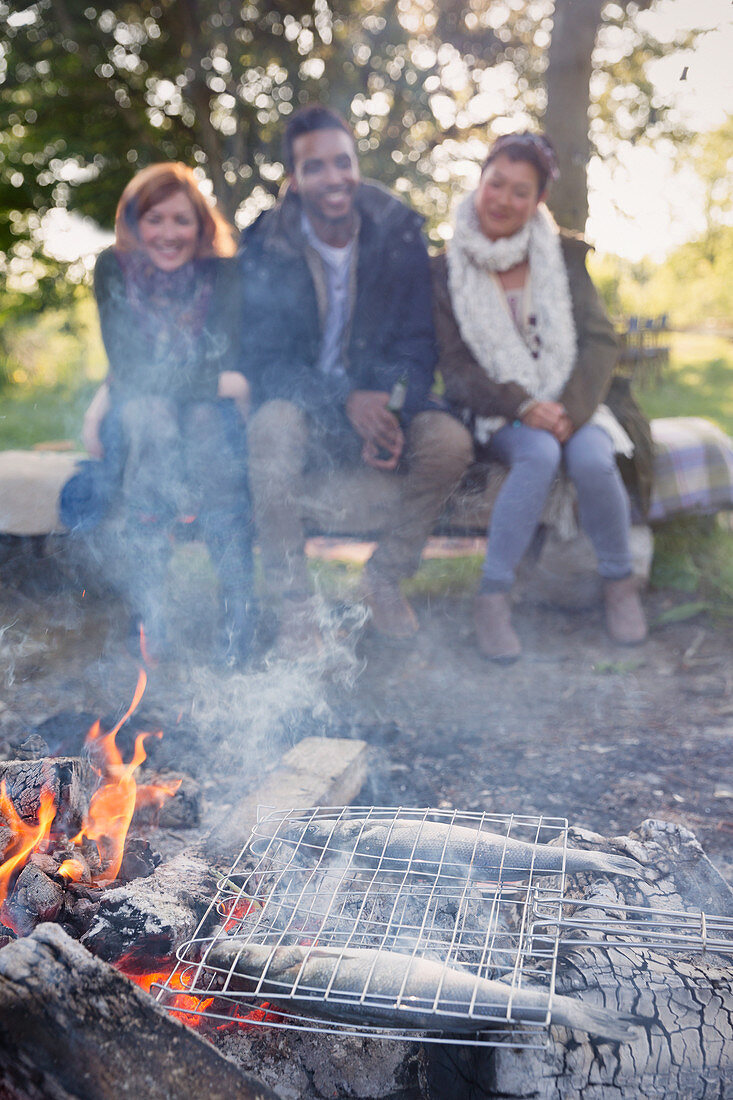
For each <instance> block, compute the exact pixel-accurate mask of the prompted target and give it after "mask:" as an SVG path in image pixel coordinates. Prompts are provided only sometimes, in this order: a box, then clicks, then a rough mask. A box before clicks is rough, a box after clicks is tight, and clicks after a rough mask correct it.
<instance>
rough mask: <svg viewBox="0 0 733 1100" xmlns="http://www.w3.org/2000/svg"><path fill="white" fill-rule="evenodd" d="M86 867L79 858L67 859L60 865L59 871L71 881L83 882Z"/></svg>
mask: <svg viewBox="0 0 733 1100" xmlns="http://www.w3.org/2000/svg"><path fill="white" fill-rule="evenodd" d="M84 872H85V867H84V864H83V863H81V862H80V861H79V860H78V859H65V860H64V862H63V863H62V864H61V866H60V867H59V870H58V873H59V874H60V875H61V877H62V878H66V879H68V880H69V882H81V880H82V878H83V877H84Z"/></svg>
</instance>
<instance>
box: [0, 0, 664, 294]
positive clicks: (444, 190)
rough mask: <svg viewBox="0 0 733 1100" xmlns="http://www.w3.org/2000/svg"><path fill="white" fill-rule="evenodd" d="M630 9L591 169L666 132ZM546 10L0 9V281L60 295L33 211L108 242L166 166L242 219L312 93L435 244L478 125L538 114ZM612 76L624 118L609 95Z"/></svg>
mask: <svg viewBox="0 0 733 1100" xmlns="http://www.w3.org/2000/svg"><path fill="white" fill-rule="evenodd" d="M639 6H640V5H639V4H638V3H637V4H631V5H629V4H628V3H627V0H623V3H615V4H609V5H607V7H606V9H605V11H604V19H605V20H606V24H607V27H606V39H605V40H604V42H605V45H604V46H603V49H602V50H601V52H600V53H599V59H598V65H597V68H596V76H597V77H598V80H597V81H596V82H595V83H594V95H595V99H596V102H597V106H598V110H597V117H596V118H595V119H594V133H593V136H594V140H595V141H596V144H597V147H598V149H599V150H600V151H601V152H602V154H603V155H606V154H607V152H608V149H607V146H608V143H609V140H611V138H612V136H613V133H614V132H616V133H621V134H622V136H623V137H624V138H625V139H629V138H632V139H634V140H636V139H637V138H639V137H640V135H641V134H642V133H643V134H646V136H647V138H653V137H655V136H659V134H660V133H662V130H660V126H662V123H663V120H664V119H665V118H666V107H665V105H664V104H657V105H656V106H654V105H653V103H652V100H653V96H652V92H651V88H650V85H649V81H648V78H647V76H646V73H645V66H646V64H647V62H648V61H649V60H650V59H652V58H654V57H656V56H659V54H660V52H661V51H662V50H664V49H666V50H668V49H669V48H670V44H669V43H665V44H662V43H659V42H656V41H654V40H652V39H651V38H650V37H649V36H648V35H645V34H642V32H641V31H640V30H639V28H638V26H637V25H636V22H635V14H634V13H635V12H636V11H637V10H638V8H639ZM641 6H647V4H646V2H645V3H643V4H642V5H641ZM627 7H628V8H629V9H630V11H631V14H630V15H629V14H628V13H627V11H626V9H627ZM552 12H553V3H552V0H532V2H531V3H530V2H525V3H514V2H512V3H509V4H489V5H480V4H474V3H471V4H467V3H465V0H461V2H459V0H332V2H330V3H329V0H291V2H290V3H287V4H284V3H275V4H274V5H273V4H272V3H269V2H265V0H249V2H248V3H246V4H241V5H232V4H231V3H230V2H229V0H202V2H200V3H194V2H193V0H142V2H140V3H130V2H126V3H124V4H122V5H117V6H115V7H113V8H97V7H93V6H84V5H81V4H79V5H72V4H67V3H63V4H62V3H56V2H54V0H36V2H35V3H33V4H26V5H24V6H23V7H22V9H20V10H19V9H18V8H17V6H14V5H12V4H10V3H8V2H7V0H0V42H2V45H1V46H0V143H1V145H2V157H0V211H2V215H0V266H3V265H4V268H5V271H6V273H7V274H8V275H9V276H10V277H11V280H12V281H13V282H14V284H15V285H18V286H20V287H21V289H27V290H32V289H33V288H34V286H35V284H36V282H40V284H41V285H42V286H43V287H45V292H46V293H47V294H48V295H49V296H50V298H51V299H53V298H54V296H57V297H58V295H60V294H63V293H64V292H65V291H64V284H63V281H62V280H60V279H59V278H58V277H57V276H58V271H59V265H58V264H56V263H55V262H54V261H53V260H51V259H50V258H49V257H48V256H46V255H45V254H44V253H43V250H42V248H41V247H40V240H41V227H42V222H43V218H44V217H45V215H46V214H47V213H48V211H49V210H51V209H52V208H54V207H63V208H68V209H70V210H74V211H76V212H78V213H81V214H85V215H88V216H90V217H91V218H93V219H94V220H95V221H96V222H97V223H99V224H100V225H103V226H106V227H109V226H111V224H112V220H113V216H114V210H115V205H116V203H117V200H118V197H119V195H120V192H121V191H122V188H123V186H124V185H125V183H126V182H127V180H128V179H129V177H130V175H131V174H132V173H133V172H134V170H136V169H137V168H140V167H143V166H144V165H146V164H149V163H151V162H153V161H158V160H161V159H173V160H183V161H185V162H187V163H190V164H195V165H197V166H199V168H200V170H201V172H202V174H205V175H208V177H209V179H210V181H211V183H212V186H213V190H214V193H215V194H216V196H217V198H218V200H219V202H220V204H221V206H222V208H223V210H224V212H225V213H226V214H227V215H228V216H229V217H230V218H234V217H235V214H238V215H239V217H240V218H241V219H243V220H249V218H250V217H251V216H252V215H253V213H254V212H256V211H257V210H258V209H260V208H261V207H262V206H263V205H266V204H267V203H269V202H271V201H272V198H273V196H274V195H276V193H277V191H278V188H279V186H280V183H281V181H282V178H283V167H282V163H281V161H280V152H279V147H280V138H281V134H282V129H283V124H284V122H285V121H286V120H287V117H288V115H289V114H290V113H291V112H292V111H293V109H294V108H295V107H297V106H298V105H300V104H302V103H304V102H307V101H310V100H313V99H315V98H318V99H322V100H324V101H326V102H328V103H330V104H332V105H333V106H334V107H337V108H338V109H340V110H341V111H342V112H343V113H344V114H345V115H346V116H347V117H348V118H349V119H350V120H351V122H352V123H353V125H354V127H355V131H356V137H357V143H358V147H359V152H360V155H361V157H362V163H363V168H364V172H365V174H367V175H374V176H377V177H378V178H380V179H381V180H383V181H384V182H385V183H386V184H387V185H391V186H393V187H395V188H396V189H397V190H398V191H402V192H405V193H408V194H409V195H410V197H411V199H412V201H413V202H414V203H415V204H416V205H417V206H418V208H419V209H420V210H421V211H422V212H424V213H425V214H426V215H427V216H428V217H429V219H430V224H431V231H432V232H433V233H434V235H435V240H436V241H439V240H440V239H441V237H442V233H441V223H442V222H443V221H444V220H445V218H446V216H447V213H448V209H449V202H450V196H451V192H452V191H454V190H455V188H456V186H458V187H460V186H461V183H462V182H463V181H466V182H470V181H473V180H474V179H475V174H476V165H477V163H478V162H480V160H481V158H482V156H483V153H484V151H485V139H486V127H487V125H491V124H492V123H493V122H494V121H496V120H497V119H498V120H499V122H500V127H499V128H500V129H505V128H506V122H507V120H509V121H510V122H511V121H514V122H516V123H518V124H520V125H526V124H527V123H528V122H532V121H533V120H534V121H540V120H541V118H542V115H543V112H544V108H545V92H544V70H545V66H546V64H547V46H548V43H549V41H550V34H551V30H552ZM674 47H675V43H673V44H672V48H674ZM604 73H605V74H606V76H605V77H603V74H604ZM621 75H622V76H623V82H624V87H625V88H626V89H627V93H628V94H627V96H626V98H625V99H624V103H623V104H621V105H619V104H615V103H614V100H613V95H612V92H611V91H610V90H609V89H610V88H611V86H612V85H614V84H615V85H616V86H618V81H619V78H620V76H621ZM650 104H651V106H650ZM632 107H633V110H632ZM652 110H654V111H655V112H656V115H655V120H654V121H652V118H651V112H652ZM630 111H631V114H632V115H633V118H632V121H631V123H630V122H629V120H628V118H627V115H629V112H630ZM632 123H633V125H632ZM665 132H666V131H665ZM3 258H4V259H3ZM72 274H73V276H74V278H75V279H80V278H82V277H83V275H84V271H83V268H81V267H79V266H77V268H76V269H75V270H74V271H73V273H72Z"/></svg>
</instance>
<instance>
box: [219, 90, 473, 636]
mask: <svg viewBox="0 0 733 1100" xmlns="http://www.w3.org/2000/svg"><path fill="white" fill-rule="evenodd" d="M285 162H286V168H287V171H288V181H287V186H286V189H285V191H284V195H283V197H282V198H281V200H280V201H279V202H278V203H277V205H276V206H275V207H274V208H273V209H272V210H268V211H266V212H265V213H263V214H261V215H260V217H259V218H258V219H257V220H256V221H255V223H254V224H253V225H252V226H250V227H249V229H247V230H246V231H245V232H244V234H243V242H242V251H241V258H240V263H241V271H242V278H243V283H244V297H245V306H244V317H243V325H244V334H245V339H244V341H243V343H244V352H243V354H244V362H243V364H242V370H243V373H244V374H246V376H247V378H248V379H249V382H250V385H251V388H252V401H253V409H254V415H253V416H252V419H251V421H250V428H249V452H250V460H249V462H250V465H249V470H250V483H251V488H252V494H253V505H254V514H255V523H256V528H257V537H258V541H259V545H260V549H261V553H262V562H263V567H264V573H265V580H266V584H267V587H268V589H269V590H270V592H271V593H272V594H273V595H275V596H277V597H281V598H282V610H281V616H280V635H279V650H280V652H281V654H282V655H283V656H298V655H300V654H303V653H307V652H309V651H311V650H312V649H313V648H314V647H317V646H318V643H319V632H318V628H317V625H316V621H315V617H314V609H313V605H312V601H311V598H310V596H309V586H308V580H307V571H306V562H305V550H304V545H305V535H304V524H303V517H302V507H301V501H302V495H303V494H302V485H303V475H304V473H305V472H306V471H312V470H318V471H322V472H323V473H324V474H327V473H330V472H337V471H340V470H344V469H347V468H349V467H351V468H353V467H354V466H356V465H358V464H365V465H366V466H367V467H369V468H371V469H373V470H374V471H375V472H374V477H375V479H376V480H377V481H379V479H380V478H381V479H384V478H385V476H388V477H390V478H392V477H394V478H398V479H399V484H400V487H401V488H400V508H399V512H398V514H397V515H396V516H395V517H394V522H393V525H392V527H391V529H390V530H389V531H387V532H385V534H384V536H383V537H382V539H381V541H380V543H379V545H378V547H377V549H376V550H375V552H374V554H373V555H372V557H371V559H370V560H369V562H368V564H367V566H366V569H365V599H366V601H367V603H368V605H369V607H370V610H371V614H372V622H373V625H374V627H375V628H376V629H377V630H378V631H379V632H380V633H382V634H384V635H387V636H390V637H393V638H408V637H410V636H412V635H413V634H414V633H415V631H416V630H417V620H416V618H415V615H414V613H413V611H412V609H411V607H410V606H409V604H408V603H407V601H406V599H405V598H404V596H403V595H402V593H401V591H400V580H401V579H402V578H404V577H407V576H409V575H410V574H411V573H412V572H414V570H415V569H416V568H417V565H418V563H419V560H420V554H421V552H422V548H423V546H424V544H425V541H426V539H427V537H428V535H429V534H430V531H431V529H432V527H433V524H434V523H435V521H436V519H437V517H438V515H439V514H440V512H441V510H442V508H443V505H444V503H445V501H446V499H447V498H448V496H449V495H450V493H451V492H452V491H453V489H454V488H455V487H456V485H457V484H458V483H459V481H460V480H461V477H462V476H463V473H464V471H465V470H466V468H467V467H468V465H469V463H470V462H471V460H472V455H471V451H470V446H469V445H468V444H467V442H466V434H465V432H464V431H463V430H462V427H461V425H460V424H458V423H457V422H456V421H455V420H453V419H452V417H450V416H449V415H448V414H447V413H444V412H441V411H438V410H437V409H436V408H435V407H433V408H431V407H430V403H429V399H428V392H429V390H430V386H431V384H432V380H433V369H434V365H435V361H436V345H435V336H434V331H433V322H432V316H431V291H430V275H429V270H428V257H427V251H426V248H425V244H424V242H423V240H422V237H421V232H420V227H421V222H422V219H421V218H420V217H419V216H418V215H417V214H416V213H415V212H414V211H413V210H411V209H410V208H409V207H408V206H406V205H405V204H404V203H402V202H401V201H400V200H399V199H397V198H395V197H394V196H393V195H392V194H391V193H390V192H388V191H387V190H386V189H385V188H384V187H382V186H380V185H379V184H376V183H372V182H362V181H361V180H360V176H359V166H358V162H357V155H356V148H355V144H354V138H353V135H352V133H351V131H350V130H349V128H348V126H347V124H346V122H345V121H344V120H343V119H342V118H341V117H340V115H338V114H336V113H335V112H334V111H331V110H330V109H328V108H326V107H323V106H320V105H312V106H309V107H306V108H304V109H302V110H300V111H298V112H297V113H296V114H295V115H293V117H292V119H291V120H290V122H289V124H288V127H287V130H286V134H285ZM398 382H403V383H405V384H406V398H405V402H404V407H403V410H402V413H401V418H400V419H398V417H397V416H396V415H395V414H394V413H392V412H390V411H389V410H388V408H387V404H388V402H389V398H390V393H391V392H392V391H393V388H394V387H395V384H396V383H398ZM385 471H386V472H387V473H386V474H385Z"/></svg>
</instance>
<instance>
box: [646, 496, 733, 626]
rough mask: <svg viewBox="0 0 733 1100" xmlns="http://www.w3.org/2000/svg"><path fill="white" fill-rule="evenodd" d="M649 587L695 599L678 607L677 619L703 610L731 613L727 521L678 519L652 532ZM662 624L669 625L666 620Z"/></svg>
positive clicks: (732, 568)
mask: <svg viewBox="0 0 733 1100" xmlns="http://www.w3.org/2000/svg"><path fill="white" fill-rule="evenodd" d="M654 542H655V546H654V564H653V569H652V576H651V583H652V584H653V585H654V586H655V587H656V588H672V589H675V590H676V591H678V592H685V593H687V594H689V595H695V596H697V597H698V599H697V600H691V601H688V602H687V603H685V604H683V605H681V610H680V611H679V615H680V617H683V618H687V617H691V616H692V615H696V614H698V613H700V612H702V611H705V610H712V611H713V613H719V614H727V615H729V614H731V612H732V611H733V556H732V555H731V553H730V544H731V525H730V517H729V516H727V515H721V516H718V517H717V518H715V517H695V516H691V517H682V518H680V519H677V520H675V521H674V522H672V523H666V524H664V525H663V526H661V527H659V528H658V530H657V531H655V535H654ZM665 621H672V620H670V619H667V620H665Z"/></svg>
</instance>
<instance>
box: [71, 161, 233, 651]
mask: <svg viewBox="0 0 733 1100" xmlns="http://www.w3.org/2000/svg"><path fill="white" fill-rule="evenodd" d="M234 251H235V245H234V241H233V234H232V230H231V229H230V227H229V226H228V225H227V223H226V221H225V220H224V218H223V217H222V216H221V214H220V213H219V211H218V210H217V209H216V206H215V205H214V204H213V203H210V202H209V201H208V200H207V199H206V197H205V196H204V195H203V194H202V192H201V191H200V189H199V187H198V184H197V181H196V177H195V175H194V173H193V172H192V171H191V169H190V168H187V167H186V166H185V165H183V164H174V163H170V164H154V165H151V166H150V167H148V168H145V169H143V170H142V171H141V172H139V173H138V174H137V175H136V176H135V177H134V178H133V179H132V180H131V181H130V183H128V185H127V187H126V188H125V190H124V191H123V193H122V197H121V198H120V201H119V204H118V207H117V214H116V218H115V244H114V245H113V246H112V247H111V248H109V249H107V250H106V251H105V252H103V253H102V254H101V255H100V256H99V258H98V260H97V265H96V268H95V272H94V289H95V294H96V298H97V304H98V307H99V317H100V322H101V327H102V336H103V339H104V345H105V349H106V352H107V356H108V359H109V374H108V377H107V380H106V382H105V384H104V385H103V386H102V387H101V388H100V390H99V391H98V392H97V395H96V396H95V398H94V400H93V402H92V404H91V406H90V407H89V409H88V411H87V414H86V417H85V421H84V443H85V445H86V447H87V450H88V451H89V453H90V454H91V455H92V456H94V457H95V458H98V459H100V460H101V464H102V469H103V470H104V482H105V484H106V485H107V486H108V488H109V490H110V491H109V498H110V499H108V500H107V501H106V502H105V503H106V504H108V505H111V504H112V503H115V504H118V505H120V506H121V509H122V512H123V515H124V519H125V523H124V535H123V546H122V548H121V549H122V551H123V553H124V557H125V559H126V563H127V568H126V569H124V570H123V572H124V575H125V577H126V579H125V584H124V587H125V593H124V594H125V595H126V597H127V600H128V602H129V604H130V607H131V611H132V622H131V629H130V644H131V646H132V647H133V649H135V650H138V647H139V638H140V633H141V627H142V629H143V630H144V635H145V640H146V646H147V650H148V651H149V652H151V653H155V652H157V653H158V654H161V653H162V652H163V651H164V649H165V625H164V616H163V610H162V592H163V586H164V579H165V571H166V567H167V563H168V558H169V555H170V533H171V530H172V528H173V525H174V524H175V523H176V521H177V520H178V519H180V517H181V516H190V515H195V516H196V518H197V521H198V524H199V527H200V530H201V534H202V536H203V538H204V539H205V541H206V543H207V545H208V547H209V551H210V553H211V556H212V559H213V561H214V563H215V565H216V566H217V568H218V570H219V575H220V580H221V588H222V594H223V597H224V600H223V602H224V616H225V618H224V622H225V652H226V656H227V659H228V660H231V661H238V660H240V659H243V658H244V657H246V655H247V651H248V649H249V645H250V642H251V637H252V632H253V614H252V608H251V586H252V551H251V531H250V522H249V506H248V496H247V485H246V463H245V456H244V438H243V437H244V425H243V420H242V417H241V413H242V411H243V409H244V406H245V405H246V399H247V392H248V387H247V382H246V379H245V378H244V377H243V376H242V375H241V374H240V373H238V372H237V371H236V369H232V368H236V366H237V364H238V362H239V358H240V356H239V331H238V325H239V315H240V309H239V279H238V274H237V269H236V266H235V262H234V260H233V259H230V257H232V256H233V254H234ZM68 496H69V494H67V497H68ZM62 500H63V498H62ZM71 510H72V512H73V508H72V509H71ZM65 518H66V519H67V522H69V525H70V526H72V527H73V526H74V525H75V524H74V516H73V515H72V516H71V517H70V518H69V516H68V510H67V516H66V517H65ZM81 522H83V517H81Z"/></svg>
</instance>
